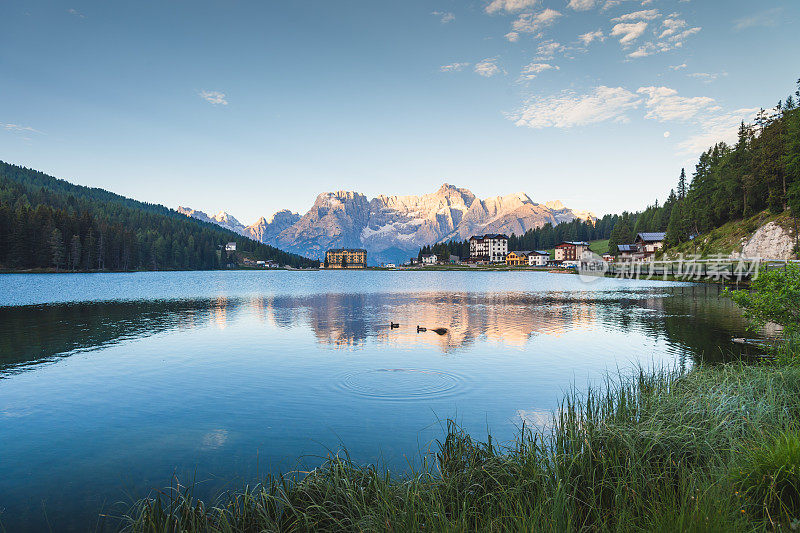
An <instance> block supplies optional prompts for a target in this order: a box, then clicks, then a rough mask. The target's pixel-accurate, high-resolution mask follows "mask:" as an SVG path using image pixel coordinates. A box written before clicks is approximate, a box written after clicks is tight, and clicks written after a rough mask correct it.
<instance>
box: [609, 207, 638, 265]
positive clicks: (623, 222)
mask: <svg viewBox="0 0 800 533" xmlns="http://www.w3.org/2000/svg"><path fill="white" fill-rule="evenodd" d="M633 240H634V235H633V230H632V229H631V226H630V216H629V214H628V213H623V214H622V218H620V220H619V221H618V222H617V223H616V225H615V226H614V229H613V230H612V231H611V236H610V237H609V239H608V251H609V252H610V253H612V254H614V255H618V254H619V248H618V246H619V245H620V244H632V243H633Z"/></svg>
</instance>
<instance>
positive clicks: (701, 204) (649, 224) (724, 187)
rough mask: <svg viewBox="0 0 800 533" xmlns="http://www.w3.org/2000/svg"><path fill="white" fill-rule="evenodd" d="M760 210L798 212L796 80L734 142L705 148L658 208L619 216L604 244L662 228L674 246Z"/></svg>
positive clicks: (799, 94) (799, 101)
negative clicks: (790, 90)
mask: <svg viewBox="0 0 800 533" xmlns="http://www.w3.org/2000/svg"><path fill="white" fill-rule="evenodd" d="M765 210H768V211H769V212H770V213H772V214H777V213H783V212H787V213H788V214H790V215H791V216H793V217H795V218H796V217H798V216H800V80H798V81H797V90H796V91H795V93H794V94H791V95H789V97H787V98H786V100H783V101H779V102H778V104H777V105H776V106H775V107H773V108H771V109H768V110H765V109H761V110H760V112H759V113H758V115H757V116H756V119H755V122H754V123H753V124H745V123H742V124H741V126H740V127H739V136H738V140H737V142H736V144H734V145H733V146H730V145H728V144H726V143H724V142H720V143H717V144H716V145H714V146H712V147H711V148H709V149H708V150H707V151H706V152H704V153H703V154H702V155H701V156H700V159H699V161H698V162H697V165H695V170H694V173H693V175H692V178H691V181H687V176H686V172H685V171H683V170H682V171H681V174H680V177H679V178H678V185H677V189H676V190H673V191H670V194H669V197H668V198H667V201H666V202H665V203H664V204H663V205H662V206H661V207H659V206H658V204H657V203H656V205H654V206H651V207H648V208H647V210H645V211H644V212H642V213H640V214H639V215H638V216H637V217H636V220H633V217H630V216H623V217H622V218H621V219H620V221H619V222H618V223H617V225H616V226H615V227H614V230H613V232H612V235H611V242H610V243H609V245H610V246H612V249H616V246H613V245H615V244H625V243H629V242H632V239H633V237H634V235H635V234H636V233H637V232H639V231H666V233H667V237H666V240H667V245H668V246H672V247H674V246H677V245H679V244H680V243H682V242H686V241H688V240H690V239H692V238H694V237H695V236H696V235H699V234H703V233H707V232H709V231H711V230H714V229H716V228H719V227H720V226H722V225H723V224H726V223H728V222H731V221H736V220H743V219H748V218H750V217H753V216H754V215H756V214H758V213H760V212H762V211H765Z"/></svg>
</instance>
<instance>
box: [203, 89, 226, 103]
mask: <svg viewBox="0 0 800 533" xmlns="http://www.w3.org/2000/svg"><path fill="white" fill-rule="evenodd" d="M200 98H202V99H203V100H205V101H206V102H208V103H210V104H214V105H218V104H222V105H228V100H227V97H226V96H225V93H221V92H219V91H205V90H203V91H200Z"/></svg>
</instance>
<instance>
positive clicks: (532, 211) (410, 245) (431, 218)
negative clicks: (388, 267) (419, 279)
mask: <svg viewBox="0 0 800 533" xmlns="http://www.w3.org/2000/svg"><path fill="white" fill-rule="evenodd" d="M178 210H179V211H180V212H182V213H184V214H185V215H187V216H192V217H195V218H200V219H204V220H206V221H211V222H214V223H217V224H219V225H221V226H224V227H228V228H230V229H233V230H234V231H237V232H239V233H241V234H242V235H246V236H248V237H251V238H253V239H256V240H258V241H261V242H263V243H265V244H270V245H272V246H277V247H278V248H281V249H284V250H286V251H291V252H296V253H300V254H302V255H306V256H308V257H316V258H320V257H322V256H323V255H324V252H325V250H326V249H328V248H339V247H347V248H350V247H353V248H355V247H358V248H366V249H367V251H368V254H369V255H368V258H369V261H370V263H371V264H375V263H380V262H382V261H388V262H398V261H405V260H407V259H408V257H410V255H409V254H411V255H415V254H416V252H417V250H418V249H419V248H420V247H421V246H425V245H428V244H435V243H437V242H444V241H448V240H451V239H459V240H460V239H467V238H469V236H470V235H479V234H484V233H507V234H511V233H516V234H518V235H520V234H522V233H524V232H525V231H527V230H529V229H533V228H538V227H541V226H543V225H544V224H547V223H550V224H559V223H561V222H569V221H571V220H574V219H576V218H581V219H586V218H587V217H590V216H591V215H590V214H587V213H579V212H576V211H573V210H571V209H568V208H566V207H564V204H563V203H561V202H560V201H552V202H547V203H546V204H538V203H536V202H534V201H533V200H531V198H530V197H529V196H528V195H527V194H525V193H524V192H518V193H513V194H509V195H506V196H495V197H492V198H486V199H485V200H481V199H479V198H477V197H476V196H475V195H474V194H473V193H472V191H470V190H469V189H465V188H459V187H456V186H454V185H451V184H449V183H444V184H442V185H441V186H440V187H439V188H438V189H437V190H436V191H435V192H432V193H428V194H423V195H420V196H413V195H411V196H385V195H379V196H377V197H375V198H373V199H372V200H369V199H368V198H367V197H366V196H365V195H363V194H361V193H358V192H355V191H332V192H324V193H321V194H319V195H318V196H317V198H316V200H315V202H314V205H313V206H312V207H311V209H310V210H309V211H308V212H307V213H306V214H304V215H303V216H302V217H301V216H300V215H299V214H297V213H292V212H291V211H289V210H281V211H278V212H276V213H275V214H273V215H272V216H271V217H270V218H269V219H266V218H264V217H261V218H260V219H259V220H258V221H257V222H256V223H255V224H253V225H251V226H247V227H244V226H241V225H239V226H236V224H238V221H237V220H236V219H235V218H234V217H233V216H231V215H229V214H228V213H226V212H224V211H223V212H221V213H219V214H217V215H215V216H214V217H213V219H209V217H207V215H205V213H202V212H199V211H194V210H192V209H189V208H185V207H179V208H178ZM204 217H205V218H204Z"/></svg>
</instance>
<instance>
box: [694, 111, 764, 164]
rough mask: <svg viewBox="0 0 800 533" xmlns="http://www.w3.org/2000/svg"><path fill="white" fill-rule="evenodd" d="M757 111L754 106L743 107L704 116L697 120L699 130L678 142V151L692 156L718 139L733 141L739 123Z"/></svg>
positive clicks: (748, 119) (746, 120) (747, 120)
mask: <svg viewBox="0 0 800 533" xmlns="http://www.w3.org/2000/svg"><path fill="white" fill-rule="evenodd" d="M757 112H758V109H756V108H743V109H737V110H735V111H731V112H726V113H718V114H712V115H710V116H707V117H704V118H703V120H702V121H700V122H698V127H699V131H698V132H697V133H695V134H694V135H692V136H690V137H689V138H688V139H686V140H685V141H683V142H681V143H679V144H678V153H679V154H681V155H686V156H691V157H694V156H697V154H700V153H702V152H704V151H705V150H708V149H709V148H710V147H711V146H713V145H715V144H716V143H718V142H720V141H723V142H726V143H728V144H733V143H735V142H736V137H737V133H738V131H739V125H740V124H741V123H742V122H743V121H744V122H750V121H751V120H752V119H753V117H754V116H755V114H756V113H757Z"/></svg>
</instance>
